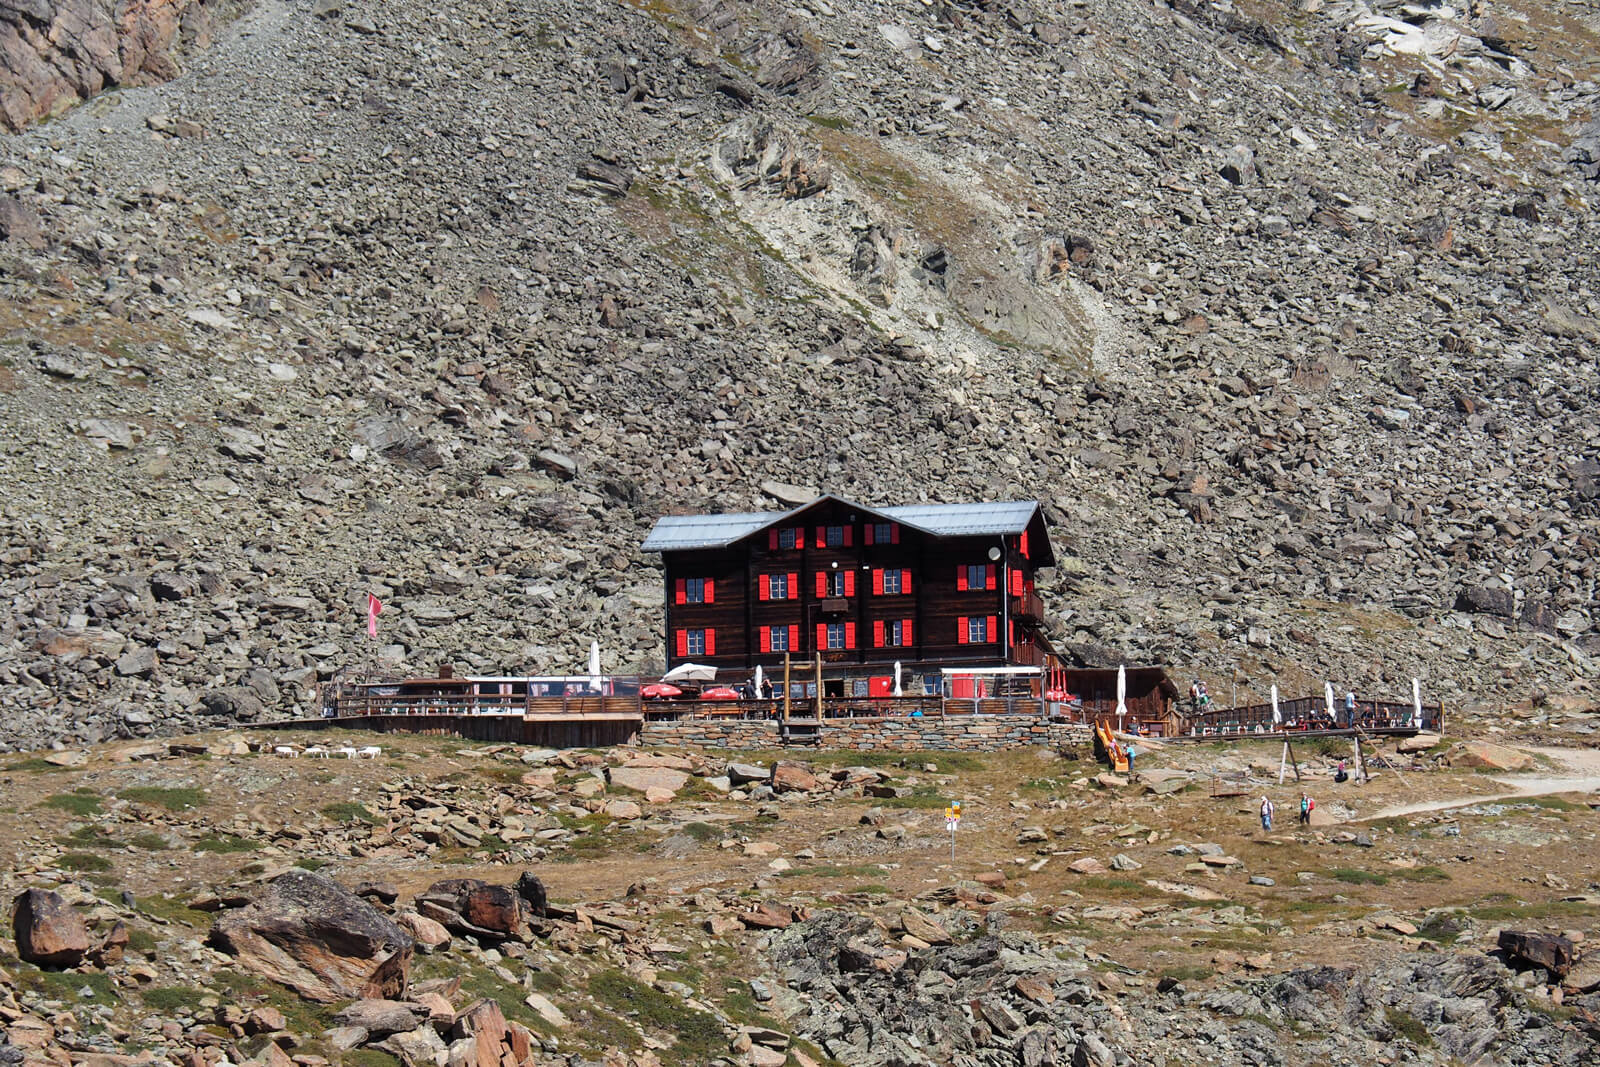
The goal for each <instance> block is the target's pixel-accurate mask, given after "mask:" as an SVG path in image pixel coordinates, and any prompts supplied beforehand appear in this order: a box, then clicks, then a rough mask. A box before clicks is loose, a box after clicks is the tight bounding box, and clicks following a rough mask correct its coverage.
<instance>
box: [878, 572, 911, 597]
mask: <svg viewBox="0 0 1600 1067" xmlns="http://www.w3.org/2000/svg"><path fill="white" fill-rule="evenodd" d="M872 592H873V594H874V595H875V596H899V595H900V594H901V593H909V592H911V572H910V571H907V570H889V571H884V570H875V571H873V572H872Z"/></svg>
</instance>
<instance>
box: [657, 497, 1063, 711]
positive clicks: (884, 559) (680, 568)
mask: <svg viewBox="0 0 1600 1067" xmlns="http://www.w3.org/2000/svg"><path fill="white" fill-rule="evenodd" d="M985 508H992V509H993V510H992V511H985V510H984V509H985ZM902 513H904V514H902ZM695 518H697V519H699V518H703V519H704V520H705V522H704V523H703V528H704V530H705V531H706V532H705V534H704V535H703V536H699V537H695V536H678V537H676V538H674V537H673V536H672V534H673V531H674V530H675V529H684V528H685V527H683V526H678V527H672V526H671V523H672V522H673V521H674V520H671V519H664V520H662V522H661V523H658V525H657V531H658V532H662V536H660V537H659V538H658V534H657V533H656V532H653V533H652V535H651V540H649V541H647V542H646V544H645V547H646V549H647V550H656V551H660V552H661V554H662V562H663V572H664V583H665V584H664V590H663V592H664V595H665V600H666V613H665V635H664V636H665V639H666V653H667V656H666V658H667V662H668V664H669V666H672V665H677V664H679V663H684V662H695V663H706V664H710V665H712V666H715V667H717V668H719V670H726V671H728V672H729V673H732V674H735V675H737V674H739V673H740V672H747V671H751V670H753V669H754V668H755V666H756V665H757V664H761V665H762V666H763V667H764V669H765V670H766V671H767V672H768V675H769V676H771V674H772V672H773V671H775V670H781V665H782V663H783V660H784V655H785V653H788V654H789V655H790V656H792V657H795V658H797V659H799V660H801V661H810V660H811V659H812V657H813V654H814V653H817V652H820V653H821V654H822V660H823V663H824V664H825V665H827V666H828V667H829V668H830V671H829V673H830V674H840V673H843V674H852V675H855V674H869V675H870V674H873V673H874V671H873V670H871V669H870V668H873V667H876V668H879V670H878V672H877V673H878V674H880V675H881V674H882V673H883V672H882V670H881V669H882V668H883V667H886V666H888V665H890V664H892V663H894V662H897V661H898V662H900V663H902V665H903V666H904V667H905V669H906V670H908V671H910V672H912V673H916V672H918V671H919V670H925V669H927V668H929V667H935V666H937V667H955V666H962V665H970V666H974V667H980V666H983V667H998V666H1042V665H1044V660H1045V652H1046V646H1044V645H1042V643H1041V641H1042V639H1041V635H1040V632H1039V631H1040V629H1041V628H1042V626H1043V623H1044V619H1043V608H1042V606H1041V603H1040V600H1039V597H1038V594H1037V593H1036V591H1035V588H1034V582H1035V577H1036V574H1037V572H1038V571H1039V570H1040V569H1042V568H1044V567H1048V566H1051V565H1053V563H1054V556H1053V554H1052V551H1051V548H1050V544H1049V537H1048V533H1047V531H1046V529H1045V525H1044V520H1043V517H1042V515H1041V513H1040V510H1039V507H1038V505H1037V504H1034V503H1031V502H1030V503H1028V504H1020V505H1019V504H1004V505H951V506H949V510H948V512H943V511H941V510H940V509H939V508H937V507H932V506H925V507H916V508H905V509H902V508H888V509H873V508H867V507H863V506H861V505H858V504H854V503H851V502H849V501H846V500H841V499H839V498H837V497H832V496H824V497H821V498H819V499H817V500H815V501H813V502H811V503H810V504H808V505H805V506H804V507H801V508H797V509H795V510H794V511H791V512H788V513H785V514H781V515H777V514H775V515H769V516H748V515H747V516H727V517H719V516H704V517H695ZM723 518H725V519H726V522H723V523H721V524H720V525H719V519H723ZM677 521H678V522H679V523H684V522H688V521H691V520H690V519H688V518H684V519H679V520H677ZM721 538H726V539H725V540H723V541H722V542H721V543H706V542H717V541H719V539H721ZM653 543H654V544H659V546H660V547H653ZM675 543H679V544H683V547H673V545H674V544H675ZM849 667H858V668H868V669H866V670H855V671H840V670H839V668H849ZM774 680H776V679H774Z"/></svg>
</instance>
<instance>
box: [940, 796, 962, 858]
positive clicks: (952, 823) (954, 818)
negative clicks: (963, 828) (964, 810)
mask: <svg viewBox="0 0 1600 1067" xmlns="http://www.w3.org/2000/svg"><path fill="white" fill-rule="evenodd" d="M944 825H945V829H947V830H949V831H950V862H951V863H954V862H955V861H956V827H958V826H960V825H961V801H959V800H952V801H951V802H950V806H949V807H948V808H945V809H944Z"/></svg>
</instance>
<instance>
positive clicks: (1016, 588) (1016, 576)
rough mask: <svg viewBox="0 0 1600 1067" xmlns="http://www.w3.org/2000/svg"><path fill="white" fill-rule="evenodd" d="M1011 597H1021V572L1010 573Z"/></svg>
mask: <svg viewBox="0 0 1600 1067" xmlns="http://www.w3.org/2000/svg"><path fill="white" fill-rule="evenodd" d="M1011 595H1012V596H1021V595H1022V572H1021V571H1012V572H1011Z"/></svg>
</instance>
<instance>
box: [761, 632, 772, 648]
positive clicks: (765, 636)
mask: <svg viewBox="0 0 1600 1067" xmlns="http://www.w3.org/2000/svg"><path fill="white" fill-rule="evenodd" d="M761 651H763V652H771V651H772V627H770V626H763V627H761Z"/></svg>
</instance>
